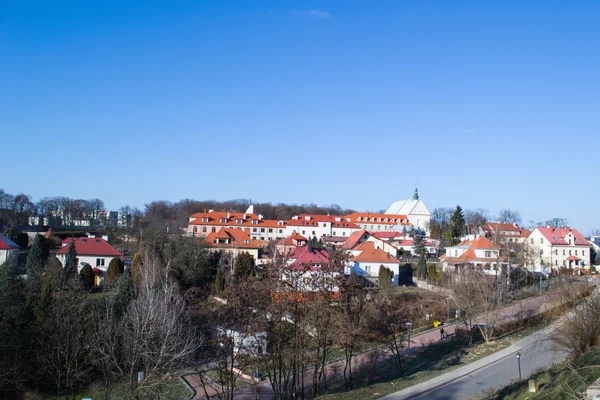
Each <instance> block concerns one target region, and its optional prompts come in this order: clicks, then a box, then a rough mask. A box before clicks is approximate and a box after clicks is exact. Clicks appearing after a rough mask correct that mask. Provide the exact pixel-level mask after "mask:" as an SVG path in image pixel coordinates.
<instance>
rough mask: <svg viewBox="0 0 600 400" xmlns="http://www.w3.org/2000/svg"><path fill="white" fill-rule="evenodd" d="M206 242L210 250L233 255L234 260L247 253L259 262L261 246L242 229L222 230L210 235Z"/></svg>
mask: <svg viewBox="0 0 600 400" xmlns="http://www.w3.org/2000/svg"><path fill="white" fill-rule="evenodd" d="M205 242H206V244H207V245H208V246H209V247H210V248H212V249H214V250H220V251H223V252H224V253H226V254H231V255H232V256H233V257H234V258H235V257H237V256H238V254H240V253H241V252H246V253H249V254H250V255H251V256H252V257H253V258H254V260H255V261H257V260H258V251H259V249H260V244H259V243H258V242H257V241H256V240H254V239H252V238H251V237H250V235H248V234H247V233H246V232H244V231H243V230H242V229H240V228H221V229H219V230H218V231H216V232H211V233H209V234H208V236H206V238H205Z"/></svg>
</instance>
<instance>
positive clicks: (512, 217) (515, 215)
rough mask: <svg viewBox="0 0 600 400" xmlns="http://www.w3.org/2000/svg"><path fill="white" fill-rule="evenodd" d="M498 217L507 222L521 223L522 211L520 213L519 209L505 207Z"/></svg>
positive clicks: (499, 219)
mask: <svg viewBox="0 0 600 400" xmlns="http://www.w3.org/2000/svg"><path fill="white" fill-rule="evenodd" d="M496 219H497V220H498V221H500V222H504V223H507V224H520V223H521V213H519V211H517V210H511V209H510V208H505V209H504V210H500V213H498V217H497V218H496Z"/></svg>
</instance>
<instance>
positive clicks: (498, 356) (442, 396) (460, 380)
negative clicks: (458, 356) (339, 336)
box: [383, 326, 567, 400]
mask: <svg viewBox="0 0 600 400" xmlns="http://www.w3.org/2000/svg"><path fill="white" fill-rule="evenodd" d="M555 327H556V326H550V327H548V328H546V329H544V330H542V331H539V332H536V333H534V334H533V335H531V336H528V337H527V338H525V339H523V340H521V341H520V342H517V343H515V344H513V345H512V346H510V347H507V348H506V349H504V350H501V351H499V352H497V353H494V354H492V355H490V356H488V357H484V358H482V359H480V360H478V361H475V362H473V363H471V364H468V365H466V366H464V367H461V368H458V369H456V370H454V371H451V372H448V373H446V374H443V375H440V376H438V377H436V378H434V379H431V380H429V381H426V382H423V383H421V384H418V385H415V386H412V387H410V388H407V389H405V390H401V391H399V392H396V393H393V394H391V395H388V396H385V397H383V399H386V400H400V399H414V400H417V399H418V400H426V399H427V400H463V399H465V400H467V399H474V398H480V397H482V396H484V395H485V394H486V393H489V392H490V391H492V390H494V389H500V388H502V387H504V386H506V385H508V384H510V383H511V382H512V381H514V380H517V379H519V364H518V360H517V357H516V353H517V352H520V353H521V374H522V378H523V379H527V378H528V377H529V376H530V375H531V374H532V373H533V372H535V371H537V370H540V369H547V368H549V367H551V366H552V365H554V364H558V363H560V362H562V361H563V360H564V359H565V358H566V356H567V353H566V352H565V351H564V350H562V349H558V348H557V347H556V346H555V345H554V344H553V343H552V341H551V340H550V339H549V337H548V335H549V334H550V333H551V332H552V331H553V330H554V329H555Z"/></svg>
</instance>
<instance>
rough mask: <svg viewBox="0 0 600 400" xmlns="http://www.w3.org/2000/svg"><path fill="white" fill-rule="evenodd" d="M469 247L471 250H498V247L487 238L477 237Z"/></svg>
mask: <svg viewBox="0 0 600 400" xmlns="http://www.w3.org/2000/svg"><path fill="white" fill-rule="evenodd" d="M469 247H470V248H471V249H494V250H497V249H498V247H497V246H496V245H495V244H494V243H492V242H491V241H490V240H489V239H488V238H486V237H485V236H477V237H476V238H475V239H473V240H472V241H471V245H470V246H469Z"/></svg>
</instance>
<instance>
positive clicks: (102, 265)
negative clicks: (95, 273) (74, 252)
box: [96, 258, 104, 267]
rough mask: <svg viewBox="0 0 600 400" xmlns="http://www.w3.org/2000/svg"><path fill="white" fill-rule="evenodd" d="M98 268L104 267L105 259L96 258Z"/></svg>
mask: <svg viewBox="0 0 600 400" xmlns="http://www.w3.org/2000/svg"><path fill="white" fill-rule="evenodd" d="M96 267H104V258H96Z"/></svg>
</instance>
